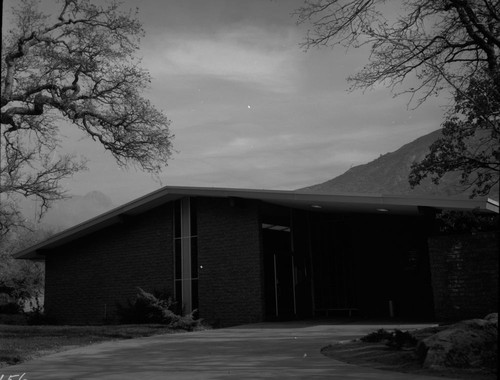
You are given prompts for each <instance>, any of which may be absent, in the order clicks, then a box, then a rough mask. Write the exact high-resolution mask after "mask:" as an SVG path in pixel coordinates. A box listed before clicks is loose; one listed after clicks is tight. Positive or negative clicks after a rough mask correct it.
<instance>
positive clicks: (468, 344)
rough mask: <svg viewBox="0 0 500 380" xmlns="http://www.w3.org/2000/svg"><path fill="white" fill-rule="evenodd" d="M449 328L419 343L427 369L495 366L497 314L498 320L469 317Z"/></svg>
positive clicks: (488, 367)
mask: <svg viewBox="0 0 500 380" xmlns="http://www.w3.org/2000/svg"><path fill="white" fill-rule="evenodd" d="M488 317H489V316H488ZM446 327H447V328H446V329H444V330H442V331H439V332H437V333H436V334H434V335H431V336H429V337H426V338H424V339H422V340H421V341H419V343H418V344H417V355H418V356H419V357H420V359H421V360H422V361H423V367H424V368H431V369H439V368H444V367H454V368H487V369H492V370H495V369H496V366H497V364H496V360H497V353H498V343H497V338H498V316H497V318H496V319H495V318H494V317H490V318H489V319H471V320H466V321H462V322H459V323H456V324H453V325H450V326H446Z"/></svg>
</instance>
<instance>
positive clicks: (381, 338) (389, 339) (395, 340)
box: [361, 329, 417, 350]
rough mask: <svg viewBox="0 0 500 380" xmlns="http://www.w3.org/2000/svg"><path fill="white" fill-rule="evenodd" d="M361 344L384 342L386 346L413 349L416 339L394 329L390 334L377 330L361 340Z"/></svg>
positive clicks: (407, 333)
mask: <svg viewBox="0 0 500 380" xmlns="http://www.w3.org/2000/svg"><path fill="white" fill-rule="evenodd" d="M361 340H362V341H363V342H369V343H377V342H384V343H385V344H386V345H387V346H389V347H392V348H395V349H398V350H400V349H402V348H403V347H415V346H416V345H417V339H415V337H414V336H413V335H412V334H411V333H410V332H408V331H401V330H398V329H395V330H394V332H390V331H387V330H384V329H379V330H377V331H375V332H372V333H370V334H368V335H365V336H364V337H362V338H361Z"/></svg>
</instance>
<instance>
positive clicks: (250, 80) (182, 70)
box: [144, 27, 300, 92]
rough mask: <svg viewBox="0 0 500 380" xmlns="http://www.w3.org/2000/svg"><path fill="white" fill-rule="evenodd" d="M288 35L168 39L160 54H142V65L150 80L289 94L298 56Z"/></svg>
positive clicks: (248, 30) (253, 31)
mask: <svg viewBox="0 0 500 380" xmlns="http://www.w3.org/2000/svg"><path fill="white" fill-rule="evenodd" d="M292 34H293V32H292V31H290V32H289V33H277V34H276V35H270V34H269V33H268V32H267V31H265V30H263V29H261V28H257V27H245V28H241V29H237V30H230V31H224V32H220V33H217V34H216V35H212V36H206V37H204V36H200V35H189V34H187V35H183V36H179V35H175V36H169V37H167V39H166V40H162V41H161V46H162V48H161V49H162V50H163V52H162V53H160V54H146V56H145V59H144V62H145V65H146V66H147V67H148V68H149V69H150V70H151V73H152V74H153V76H154V77H162V76H199V77H214V78H219V79H222V80H225V81H235V82H241V83H246V84H250V85H257V86H260V87H265V88H266V89H267V90H271V91H274V92H291V91H293V90H294V88H295V83H294V82H295V79H294V78H295V77H296V74H297V72H296V71H297V65H296V64H295V63H294V62H295V61H296V60H295V59H293V58H294V56H295V55H297V54H300V51H298V49H297V46H296V44H295V41H294V39H293V37H292ZM152 48H153V49H157V48H156V47H152Z"/></svg>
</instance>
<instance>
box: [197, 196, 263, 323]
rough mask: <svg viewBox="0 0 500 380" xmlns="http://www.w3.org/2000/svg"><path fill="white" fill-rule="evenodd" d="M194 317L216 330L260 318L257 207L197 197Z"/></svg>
mask: <svg viewBox="0 0 500 380" xmlns="http://www.w3.org/2000/svg"><path fill="white" fill-rule="evenodd" d="M198 263H199V265H200V266H202V268H200V269H199V315H200V317H201V318H204V319H205V320H207V321H208V322H210V323H213V324H215V325H219V326H232V325H237V324H242V323H253V322H260V321H262V320H263V319H264V267H263V266H264V264H263V257H262V249H261V234H260V222H259V211H258V203H257V202H252V201H248V200H246V201H243V200H231V199H210V198H199V199H198Z"/></svg>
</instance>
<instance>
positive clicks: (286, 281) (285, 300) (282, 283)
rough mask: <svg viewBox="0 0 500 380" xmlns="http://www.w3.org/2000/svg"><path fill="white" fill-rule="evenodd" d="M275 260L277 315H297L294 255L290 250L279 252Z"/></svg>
mask: <svg viewBox="0 0 500 380" xmlns="http://www.w3.org/2000/svg"><path fill="white" fill-rule="evenodd" d="M274 261H275V278H274V280H275V283H276V296H277V297H276V298H277V305H276V316H277V317H278V318H285V319H286V318H292V317H293V316H294V315H295V281H294V265H293V256H292V255H291V253H290V252H277V253H276V254H275V255H274Z"/></svg>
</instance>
